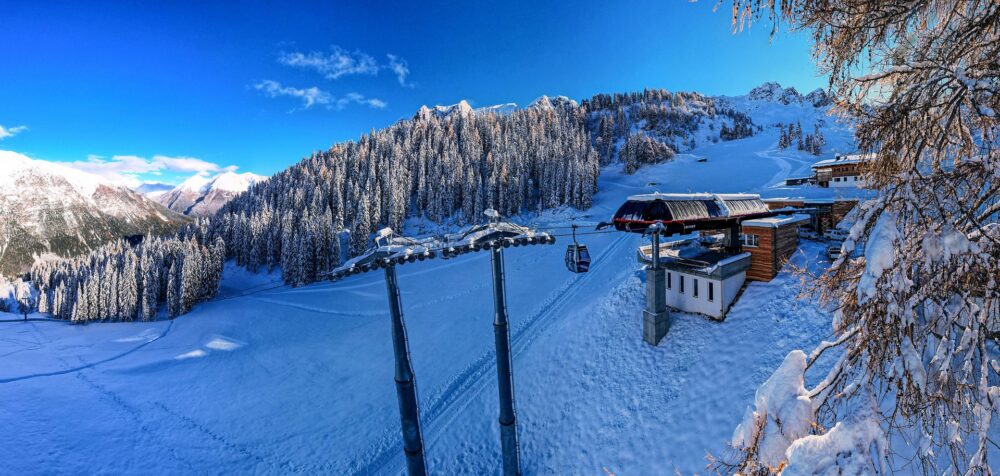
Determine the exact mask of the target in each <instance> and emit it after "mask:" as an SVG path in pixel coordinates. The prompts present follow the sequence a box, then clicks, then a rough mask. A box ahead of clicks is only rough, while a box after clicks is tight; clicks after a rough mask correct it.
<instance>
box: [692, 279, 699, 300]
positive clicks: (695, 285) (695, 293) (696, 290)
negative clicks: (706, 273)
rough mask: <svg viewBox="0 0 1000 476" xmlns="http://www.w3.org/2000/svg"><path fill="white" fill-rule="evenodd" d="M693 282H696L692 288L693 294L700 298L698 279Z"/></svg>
mask: <svg viewBox="0 0 1000 476" xmlns="http://www.w3.org/2000/svg"><path fill="white" fill-rule="evenodd" d="M692 281H694V284H693V286H692V288H691V289H692V291H693V293H692V294H694V297H698V280H697V279H693V280H692Z"/></svg>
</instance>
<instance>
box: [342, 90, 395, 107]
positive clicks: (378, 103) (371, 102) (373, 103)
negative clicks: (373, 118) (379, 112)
mask: <svg viewBox="0 0 1000 476" xmlns="http://www.w3.org/2000/svg"><path fill="white" fill-rule="evenodd" d="M351 103H354V104H363V105H365V106H368V107H371V108H373V109H385V107H386V106H388V104H387V103H386V102H385V101H383V100H381V99H377V98H366V97H364V96H362V95H361V94H359V93H347V94H346V95H344V97H342V98H339V99H337V109H343V108H345V107H347V105H348V104H351Z"/></svg>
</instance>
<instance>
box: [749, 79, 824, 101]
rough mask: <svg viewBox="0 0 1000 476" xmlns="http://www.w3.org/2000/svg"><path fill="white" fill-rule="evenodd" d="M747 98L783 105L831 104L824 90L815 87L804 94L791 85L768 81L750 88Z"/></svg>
mask: <svg viewBox="0 0 1000 476" xmlns="http://www.w3.org/2000/svg"><path fill="white" fill-rule="evenodd" d="M747 99H749V100H751V101H770V102H777V103H780V104H783V105H786V106H787V105H789V104H803V105H806V104H808V105H811V106H813V107H824V106H829V105H830V104H831V101H830V97H829V96H827V94H826V91H824V90H822V89H819V88H817V89H816V90H814V91H813V92H811V93H809V94H806V95H805V96H803V95H801V94H799V92H798V91H797V90H796V89H795V88H792V87H788V88H782V87H781V85H780V84H778V83H776V82H773V81H770V82H766V83H764V84H761V85H760V86H757V87H756V88H753V89H752V90H750V94H748V95H747Z"/></svg>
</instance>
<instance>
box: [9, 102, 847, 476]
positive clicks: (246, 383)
mask: <svg viewBox="0 0 1000 476" xmlns="http://www.w3.org/2000/svg"><path fill="white" fill-rule="evenodd" d="M755 120H756V119H755ZM844 137H846V135H844ZM776 139H777V132H776V131H774V130H773V129H767V130H766V131H765V132H764V133H762V134H761V135H758V136H756V137H753V138H749V139H744V140H740V141H735V142H728V143H720V144H714V145H709V146H706V147H704V148H700V149H697V150H695V151H693V152H692V153H691V154H685V155H681V156H678V158H677V160H675V161H673V162H671V163H668V164H663V165H659V166H653V167H647V168H644V169H642V170H640V171H639V172H638V173H636V174H635V175H633V176H623V175H621V174H620V173H618V172H617V171H615V170H611V169H609V170H607V171H605V173H604V174H603V175H602V178H601V184H600V189H601V192H600V193H599V194H598V195H597V197H596V200H595V205H594V207H593V208H592V209H591V210H588V211H586V212H573V213H570V212H565V211H564V212H562V213H552V214H549V215H547V216H546V217H541V218H540V219H541V220H544V221H546V222H548V221H558V220H561V219H564V218H565V217H566V216H568V215H570V214H573V215H577V216H579V215H585V216H586V217H585V218H581V219H582V220H591V221H598V220H602V219H607V218H608V217H610V215H611V213H612V212H613V211H614V209H615V208H617V206H618V205H619V204H620V203H621V201H622V200H623V199H624V198H625V197H626V196H627V195H630V194H634V193H642V192H648V191H653V190H659V191H662V192H688V191H692V192H700V191H713V192H757V193H761V194H763V195H765V196H802V195H805V196H811V197H818V196H832V195H831V194H832V193H833V192H832V191H830V190H827V189H813V188H810V189H805V191H803V190H802V189H796V190H784V189H782V188H780V187H774V185H775V184H777V183H779V182H780V181H781V180H782V179H783V178H784V177H786V176H799V175H803V174H804V173H805V172H806V171H808V165H809V164H811V163H812V162H814V161H815V160H816V159H814V158H812V157H810V156H805V155H800V154H799V153H797V152H776V151H773V150H770V149H772V148H773V146H774V144H775V143H776ZM827 139H828V143H833V144H836V143H837V142H836V141H837V140H840V141H841V142H843V141H844V140H846V139H844V138H843V137H841V138H838V137H829V136H828V138H827ZM833 149H836V147H832V148H831V150H833ZM839 150H841V151H845V150H847V149H846V143H842V144H841V148H840V149H839ZM828 155H832V154H828ZM698 157H707V158H708V159H709V160H708V162H705V163H698V162H697V161H696V159H697V158H698ZM823 158H827V157H825V156H824V157H823ZM650 183H655V184H656V185H649V184H650ZM582 241H584V242H585V243H587V244H588V245H589V246H590V248H591V252H592V254H593V256H594V258H595V261H594V264H593V266H592V268H591V269H592V271H591V272H590V273H588V274H583V275H573V274H570V273H568V272H566V271H565V268H564V267H563V264H562V254H563V252H564V250H565V243H566V239H561V240H560V241H559V242H558V243H557V244H556V245H555V246H534V247H528V248H511V249H509V250H507V252H506V259H507V270H508V301H509V305H510V317H511V322H512V340H513V348H514V377H515V384H516V392H517V393H516V399H517V409H518V416H519V424H520V435H521V442H522V443H521V444H522V448H521V452H522V460H523V465H524V469H525V471H526V472H527V473H562V474H580V473H583V474H600V473H602V472H603V471H602V468H606V470H607V471H610V472H614V473H616V474H650V473H668V472H670V473H672V472H673V470H674V469H677V470H679V471H681V472H682V473H685V474H690V473H693V472H696V471H699V472H703V468H704V466H705V459H704V456H705V454H706V451H712V452H713V453H715V454H717V455H718V454H722V455H724V454H725V442H726V441H727V440H728V439H729V437H730V436H731V434H732V431H733V429H734V428H735V426H736V424H737V423H738V422H739V420H740V417H741V416H742V414H743V411H744V409H745V408H746V406H747V405H748V404H749V403H751V402H752V399H753V393H754V390H755V388H756V387H757V386H758V385H759V384H760V383H762V382H763V381H764V380H765V379H766V378H767V377H768V376H769V375H770V373H771V371H773V369H774V368H776V367H777V366H778V364H780V363H781V361H782V359H783V357H784V356H785V354H786V353H787V352H788V351H789V350H791V349H795V348H805V349H809V348H811V347H812V346H813V345H814V344H815V343H817V342H819V341H820V340H822V338H823V337H825V336H827V335H828V333H829V327H830V326H829V322H830V318H829V315H828V314H826V313H825V312H824V311H823V310H821V309H819V308H818V307H817V305H816V304H815V303H814V302H811V301H809V300H799V299H797V298H796V294H797V293H798V291H799V288H800V285H799V282H798V277H797V276H794V275H791V274H788V273H783V274H782V275H780V276H779V277H778V278H777V279H775V280H774V281H772V282H770V283H753V284H751V285H750V286H749V287H748V288H747V290H746V292H745V293H744V295H743V297H742V298H741V300H740V301H739V303H738V304H737V305H736V307H735V308H734V309H733V310H732V311H731V313H730V316H729V318H728V319H727V320H726V321H725V322H723V323H717V322H710V321H708V320H706V319H703V318H701V317H697V316H692V315H684V314H674V320H673V324H672V328H671V330H670V333H669V334H668V335H667V337H666V338H665V339H664V340H663V342H662V343H661V344H660V345H659V346H658V347H655V348H653V347H649V346H647V345H645V344H644V343H643V342H642V339H641V324H640V311H641V306H642V302H643V296H642V286H641V284H642V283H641V281H640V276H639V274H638V273H637V270H638V269H639V265H638V264H637V263H636V261H635V258H634V256H635V247H636V246H637V245H638V244H639V243H640V238H639V237H637V236H635V235H625V234H603V235H592V236H587V237H586V239H585V240H582ZM821 255H822V247H821V246H819V245H817V244H809V243H806V244H804V245H803V246H802V247H801V253H800V254H799V255H797V256H796V257H795V258H794V261H795V262H797V263H800V264H804V265H807V266H809V267H810V268H812V269H814V270H817V271H818V270H820V269H821V268H822V267H823V266H825V265H826V264H827V263H826V261H825V260H824V259H823V258H822V256H821ZM489 273H490V268H489V258H488V256H487V255H486V254H484V253H482V254H477V255H469V256H463V257H460V258H457V259H453V260H448V261H440V260H435V261H429V262H422V263H416V264H410V265H406V266H403V267H402V268H400V269H399V281H400V285H401V287H402V293H403V295H402V299H403V303H404V310H405V313H406V320H407V325H408V329H409V333H410V340H411V352H412V356H413V361H414V366H415V370H416V375H417V384H418V391H419V398H420V403H421V412H422V421H423V425H424V426H423V429H424V437H425V443H426V447H427V448H426V452H427V457H428V462H429V466H430V468H429V469H430V470H431V471H432V472H434V473H438V474H456V473H466V474H488V473H496V472H498V471H499V467H500V466H499V465H500V461H499V450H498V447H499V439H498V430H497V424H496V417H497V410H496V407H497V405H496V398H497V397H496V376H495V368H494V367H493V354H492V347H493V327H492V312H493V310H492V307H491V301H490V297H491V288H490V285H489ZM276 280H277V276H275V275H270V276H266V275H248V274H247V273H245V272H240V271H239V270H232V269H230V270H227V277H226V279H225V281H224V284H223V286H224V289H223V290H222V293H221V294H222V297H220V298H219V299H216V300H214V301H211V302H208V303H204V304H201V305H198V306H197V307H196V308H195V309H194V310H193V311H192V312H191V313H190V314H188V315H186V316H184V317H182V318H179V319H177V320H174V321H160V322H154V323H120V324H91V325H88V326H70V325H66V324H64V323H59V322H38V321H32V322H28V323H19V322H18V323H15V322H0V362H3V365H0V402H2V404H0V440H2V441H5V442H7V443H8V444H9V445H10V446H9V449H8V453H7V456H5V457H4V458H3V459H2V460H0V473H5V474H27V473H36V472H45V473H55V474H79V473H113V474H119V473H131V474H148V473H158V474H159V473H173V474H179V473H184V474H190V473H198V474H206V473H207V474H215V473H234V472H241V473H247V472H253V473H335V474H343V473H364V474H372V473H375V474H396V473H400V472H401V471H403V460H402V456H401V445H400V442H399V439H400V437H399V421H398V415H397V407H396V395H395V388H394V385H393V377H392V374H393V366H392V351H391V343H390V330H389V322H388V317H387V314H386V296H385V288H384V284H383V281H382V277H381V275H380V274H378V273H369V274H367V275H359V276H354V277H351V278H348V279H345V280H343V281H339V282H336V283H323V284H317V285H313V286H307V287H302V288H297V289H293V288H288V287H279V286H276V284H275V281H276ZM248 293H252V294H248ZM2 317H3V318H8V317H13V316H9V315H5V316H2ZM0 320H2V318H0Z"/></svg>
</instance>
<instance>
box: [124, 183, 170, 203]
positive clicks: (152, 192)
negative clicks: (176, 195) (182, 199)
mask: <svg viewBox="0 0 1000 476" xmlns="http://www.w3.org/2000/svg"><path fill="white" fill-rule="evenodd" d="M173 189H174V186H173V185H171V184H169V183H163V182H145V183H143V184H142V185H139V186H138V187H135V188H133V189H132V190H135V191H136V192H139V193H141V194H143V195H145V196H147V197H149V198H152V199H155V198H156V197H159V196H160V195H163V194H164V193H166V192H169V191H171V190H173Z"/></svg>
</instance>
